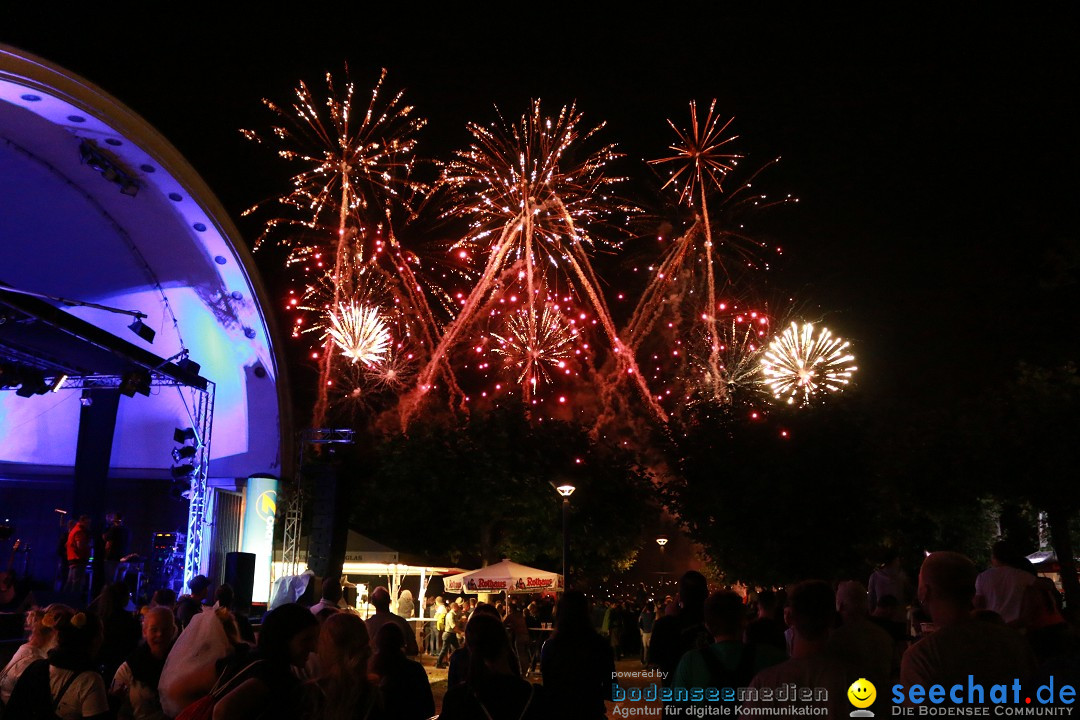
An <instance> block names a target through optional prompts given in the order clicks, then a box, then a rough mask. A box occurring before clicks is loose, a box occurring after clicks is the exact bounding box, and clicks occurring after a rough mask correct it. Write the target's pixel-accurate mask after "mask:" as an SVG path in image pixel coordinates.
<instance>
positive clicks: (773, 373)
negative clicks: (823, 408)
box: [761, 322, 858, 405]
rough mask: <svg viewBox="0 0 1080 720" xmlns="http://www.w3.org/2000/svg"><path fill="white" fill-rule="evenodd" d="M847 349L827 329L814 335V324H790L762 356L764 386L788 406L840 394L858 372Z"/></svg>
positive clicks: (844, 344)
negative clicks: (800, 325) (821, 396)
mask: <svg viewBox="0 0 1080 720" xmlns="http://www.w3.org/2000/svg"><path fill="white" fill-rule="evenodd" d="M849 346H850V343H848V342H847V341H846V340H842V339H841V338H838V337H835V336H833V334H832V333H831V332H829V331H828V330H827V329H826V328H821V330H820V331H819V332H817V333H815V332H814V325H813V323H804V324H803V325H802V327H799V325H798V324H797V323H794V322H793V323H791V326H790V327H788V328H787V329H786V330H784V332H783V333H782V334H781V335H779V336H778V337H776V338H774V339H773V341H772V342H771V343H769V347H768V349H767V350H766V351H765V353H764V354H763V355H762V358H761V372H762V374H763V375H764V376H765V384H766V385H767V386H768V388H769V389H770V390H771V391H772V394H773V397H775V398H778V399H781V400H786V402H787V403H788V404H789V405H794V404H795V403H799V404H803V405H805V404H806V403H808V402H809V401H810V399H811V398H813V397H815V396H817V395H824V394H827V393H831V392H839V391H841V390H843V389H844V386H845V385H847V384H848V383H849V382H851V376H852V374H853V373H854V372H855V370H857V369H858V368H856V367H855V356H854V355H852V354H851V353H850V352H848V347H849Z"/></svg>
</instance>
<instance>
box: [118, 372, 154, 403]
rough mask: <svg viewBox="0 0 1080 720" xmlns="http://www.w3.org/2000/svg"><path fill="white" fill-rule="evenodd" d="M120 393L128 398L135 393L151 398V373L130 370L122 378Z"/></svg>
mask: <svg viewBox="0 0 1080 720" xmlns="http://www.w3.org/2000/svg"><path fill="white" fill-rule="evenodd" d="M120 392H122V393H123V394H124V395H127V396H128V397H135V393H139V394H140V395H146V396H147V397H150V373H148V372H147V371H146V370H129V371H128V372H126V373H124V375H123V376H122V377H121V378H120Z"/></svg>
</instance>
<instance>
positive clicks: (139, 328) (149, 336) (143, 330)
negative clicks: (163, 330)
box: [128, 318, 157, 343]
mask: <svg viewBox="0 0 1080 720" xmlns="http://www.w3.org/2000/svg"><path fill="white" fill-rule="evenodd" d="M128 329H129V330H131V332H133V333H135V334H136V335H138V336H139V337H141V338H142V339H143V340H145V341H146V342H148V343H152V342H154V335H156V334H157V333H155V332H154V330H153V328H151V327H150V326H149V325H147V324H146V323H144V322H143V321H142V318H135V322H133V323H131V324H130V325H128Z"/></svg>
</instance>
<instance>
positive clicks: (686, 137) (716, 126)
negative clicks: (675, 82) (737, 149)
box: [650, 100, 742, 207]
mask: <svg viewBox="0 0 1080 720" xmlns="http://www.w3.org/2000/svg"><path fill="white" fill-rule="evenodd" d="M734 120H735V118H730V119H728V120H727V121H726V122H724V123H723V124H721V123H720V116H719V115H717V114H716V100H713V101H712V104H711V105H709V112H708V113H707V114H706V116H705V119H704V121H702V122H698V113H697V103H696V102H694V101H691V102H690V128H689V129H688V130H681V129H679V126H678V125H676V124H675V123H674V122H672V121H671V120H668V125H670V126H671V129H672V130H674V131H675V134H676V135H677V136H678V138H679V140H678V142H675V143H672V144H671V145H670V146H668V147H669V149H670V150H671V151H672V152H673V153H675V154H674V155H670V156H668V157H664V158H658V159H656V160H651V161H650V164H653V165H657V164H661V163H673V164H675V165H676V168H675V169H674V170H673V171H672V172H671V177H670V179H669V180H668V181H667V182H666V183H665V184H664V187H667V186H668V185H673V186H674V187H675V188H676V189H679V201H680V202H682V203H685V204H687V205H689V206H690V207H694V205H695V204H696V203H697V202H699V200H698V198H697V192H700V193H701V198H700V202H701V204H702V206H704V204H705V197H706V195H707V194H708V193H709V192H710V188H709V186H710V185H711V186H712V187H713V188H714V189H716V190H720V189H721V187H722V184H723V180H724V177H725V176H726V175H727V174H728V173H729V172H731V171H732V170H734V169H735V166H736V165H737V164H738V161H739V159H740V158H742V155H739V154H736V153H733V152H730V151H729V150H728V148H727V145H728V144H729V143H732V142H734V141H735V140H737V139H738V137H739V136H738V135H731V136H729V137H723V135H724V133H725V132H727V129H728V127H729V126H730V125H731V123H732V122H734ZM680 184H681V185H682V187H681V188H679V186H680Z"/></svg>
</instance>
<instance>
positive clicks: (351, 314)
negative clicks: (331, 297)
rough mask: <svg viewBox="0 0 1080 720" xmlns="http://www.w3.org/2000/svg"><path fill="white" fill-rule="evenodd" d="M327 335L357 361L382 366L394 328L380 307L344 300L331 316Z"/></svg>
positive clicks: (328, 320) (345, 354) (350, 357)
mask: <svg viewBox="0 0 1080 720" xmlns="http://www.w3.org/2000/svg"><path fill="white" fill-rule="evenodd" d="M325 337H326V338H327V339H328V340H331V341H332V342H333V343H334V345H336V346H337V347H338V349H339V350H340V351H341V354H342V355H344V356H345V357H347V358H348V359H349V360H351V361H352V362H353V363H354V364H355V363H357V362H360V363H363V364H364V365H366V366H368V367H375V366H377V365H379V364H380V363H381V362H382V360H383V358H385V356H386V351H387V348H388V347H389V346H390V329H389V328H388V327H387V326H386V322H385V321H384V320H383V318H382V315H381V314H380V313H379V311H378V309H376V308H373V307H370V306H366V305H357V304H356V303H355V302H351V301H350V302H348V303H343V304H340V305H338V306H337V308H336V309H334V310H331V311H330V312H329V313H328V315H327V326H326V334H325Z"/></svg>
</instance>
